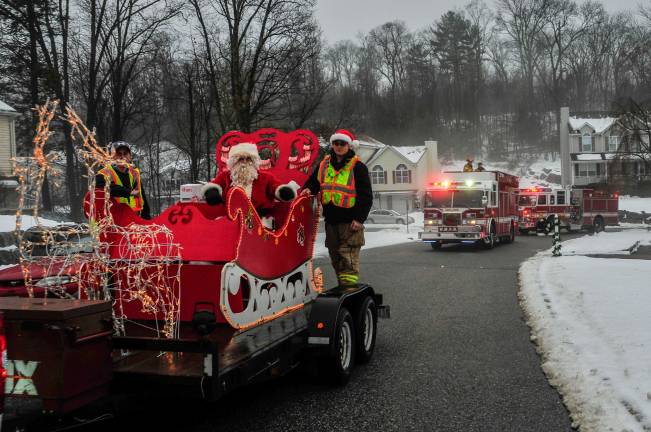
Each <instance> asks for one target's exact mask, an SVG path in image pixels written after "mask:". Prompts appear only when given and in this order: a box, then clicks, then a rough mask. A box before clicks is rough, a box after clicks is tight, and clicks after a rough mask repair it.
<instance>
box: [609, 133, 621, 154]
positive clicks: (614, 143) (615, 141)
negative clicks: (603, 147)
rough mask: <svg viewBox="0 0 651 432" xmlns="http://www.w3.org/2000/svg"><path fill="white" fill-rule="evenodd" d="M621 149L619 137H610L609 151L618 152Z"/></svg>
mask: <svg viewBox="0 0 651 432" xmlns="http://www.w3.org/2000/svg"><path fill="white" fill-rule="evenodd" d="M618 148H619V137H618V136H609V137H608V151H609V152H616V151H617V149H618Z"/></svg>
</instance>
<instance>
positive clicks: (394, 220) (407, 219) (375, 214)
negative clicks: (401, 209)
mask: <svg viewBox="0 0 651 432" xmlns="http://www.w3.org/2000/svg"><path fill="white" fill-rule="evenodd" d="M366 222H367V223H377V224H401V225H404V224H406V223H410V224H412V223H414V222H415V221H414V218H413V217H411V216H407V215H403V214H401V213H398V212H397V211H395V210H383V209H375V210H371V212H370V213H369V214H368V218H366Z"/></svg>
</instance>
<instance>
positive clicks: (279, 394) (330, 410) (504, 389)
mask: <svg viewBox="0 0 651 432" xmlns="http://www.w3.org/2000/svg"><path fill="white" fill-rule="evenodd" d="M550 243H551V239H550V238H541V237H535V236H529V237H526V238H523V237H518V238H517V239H516V242H515V243H514V244H512V245H503V246H498V247H496V248H495V249H494V250H491V251H484V250H481V249H473V248H469V247H460V246H458V247H457V246H451V247H445V248H444V250H443V251H440V252H435V251H432V250H431V248H430V247H429V245H426V244H422V243H419V242H410V243H404V244H399V245H394V246H388V247H381V248H375V249H365V250H362V275H363V278H362V279H363V280H366V281H368V282H369V283H371V284H372V285H373V286H374V287H376V288H377V289H378V291H380V292H382V293H383V294H384V296H385V301H386V303H388V304H390V305H391V308H392V318H391V319H390V320H382V321H380V323H379V334H378V341H377V346H376V353H375V356H374V358H373V360H372V361H371V363H370V364H368V365H365V366H358V368H357V369H356V370H355V373H354V375H353V377H352V379H351V381H350V382H349V383H348V385H347V386H346V387H341V388H337V387H335V388H333V387H330V386H328V385H325V384H319V383H316V382H315V381H314V380H313V379H311V378H310V377H308V376H307V375H306V374H304V373H301V371H297V372H296V373H292V374H290V375H289V376H287V377H285V378H283V379H280V380H275V381H270V382H268V383H266V384H264V385H259V386H255V387H248V388H244V389H242V390H241V391H238V392H236V393H235V394H233V395H232V396H230V397H229V398H228V399H226V400H222V401H219V402H218V403H217V404H215V405H210V406H205V405H199V404H197V403H196V402H194V401H189V402H184V401H162V402H161V401H157V400H152V402H151V406H149V407H144V406H143V404H145V403H148V402H149V401H144V402H142V401H138V402H135V403H133V404H131V406H132V407H138V409H142V411H140V412H138V413H134V414H132V415H131V416H126V417H121V418H119V419H117V420H116V421H115V422H114V423H111V424H109V425H105V426H103V427H105V428H106V429H105V430H121V429H122V428H126V429H129V428H130V427H133V425H134V424H136V423H135V422H136V421H143V422H144V421H146V422H147V423H148V424H149V425H150V429H152V430H156V429H159V430H178V431H181V430H186V431H208V430H211V431H212V430H223V431H229V432H235V431H283V432H284V431H289V430H291V431H310V432H314V431H373V432H376V431H382V432H386V431H412V430H413V431H463V432H471V431H482V432H484V431H500V432H504V431H518V432H526V431H532V432H533V431H535V432H539V431H545V432H547V431H554V432H559V431H570V430H571V427H570V419H569V415H568V413H567V411H566V410H565V407H564V406H563V404H562V402H561V400H560V397H559V396H558V393H557V392H556V391H555V390H554V389H553V388H552V387H550V386H549V384H548V382H547V379H546V378H545V376H544V374H543V372H542V370H541V368H540V357H539V356H538V355H537V354H536V352H535V347H534V345H533V344H532V343H531V342H530V337H529V329H528V327H527V326H526V324H525V322H524V320H523V315H522V312H521V309H520V307H519V304H518V298H517V271H518V267H519V265H520V262H521V261H522V260H524V259H526V258H527V257H529V256H532V255H534V254H535V253H536V251H538V250H542V249H546V248H548V247H549V246H550ZM317 264H319V265H320V266H321V268H322V269H323V270H324V272H325V276H326V280H327V281H333V280H334V277H333V275H332V272H331V269H330V266H329V263H328V261H327V259H320V260H318V261H317ZM165 404H169V407H166V406H165ZM94 430H96V429H94Z"/></svg>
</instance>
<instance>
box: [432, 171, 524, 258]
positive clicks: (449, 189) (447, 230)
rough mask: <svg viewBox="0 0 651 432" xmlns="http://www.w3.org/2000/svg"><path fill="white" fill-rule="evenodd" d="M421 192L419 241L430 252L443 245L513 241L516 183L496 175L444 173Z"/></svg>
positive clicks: (487, 173)
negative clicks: (427, 245)
mask: <svg viewBox="0 0 651 432" xmlns="http://www.w3.org/2000/svg"><path fill="white" fill-rule="evenodd" d="M439 177H440V178H439V179H437V180H436V181H434V182H432V183H430V185H429V186H428V188H427V191H426V192H425V198H424V201H423V202H424V206H423V210H424V215H425V222H424V225H425V226H424V227H423V232H422V234H421V239H422V241H423V242H426V243H430V245H431V246H432V249H435V250H436V249H440V248H441V246H442V245H444V244H446V243H480V244H481V245H483V246H484V247H485V248H487V249H491V248H492V247H493V246H494V245H495V243H497V242H503V243H510V242H512V241H514V239H515V230H516V226H517V221H518V214H517V195H518V186H519V179H518V177H516V176H513V175H511V174H507V173H503V172H500V171H482V172H444V173H442V174H441V175H440V176H439Z"/></svg>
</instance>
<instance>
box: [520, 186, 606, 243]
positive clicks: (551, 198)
mask: <svg viewBox="0 0 651 432" xmlns="http://www.w3.org/2000/svg"><path fill="white" fill-rule="evenodd" d="M618 205H619V197H618V195H617V193H610V192H605V191H599V190H595V189H581V188H554V189H552V188H541V187H533V188H527V189H521V190H520V197H519V198H518V213H519V218H520V219H519V228H520V233H521V234H527V233H528V232H530V231H543V232H550V231H551V229H552V226H553V223H554V214H558V215H559V217H560V221H561V227H563V228H565V229H567V230H568V231H573V230H580V229H589V230H593V231H596V232H599V231H602V230H603V229H604V227H605V226H607V225H617V224H618V215H617V211H618Z"/></svg>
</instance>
